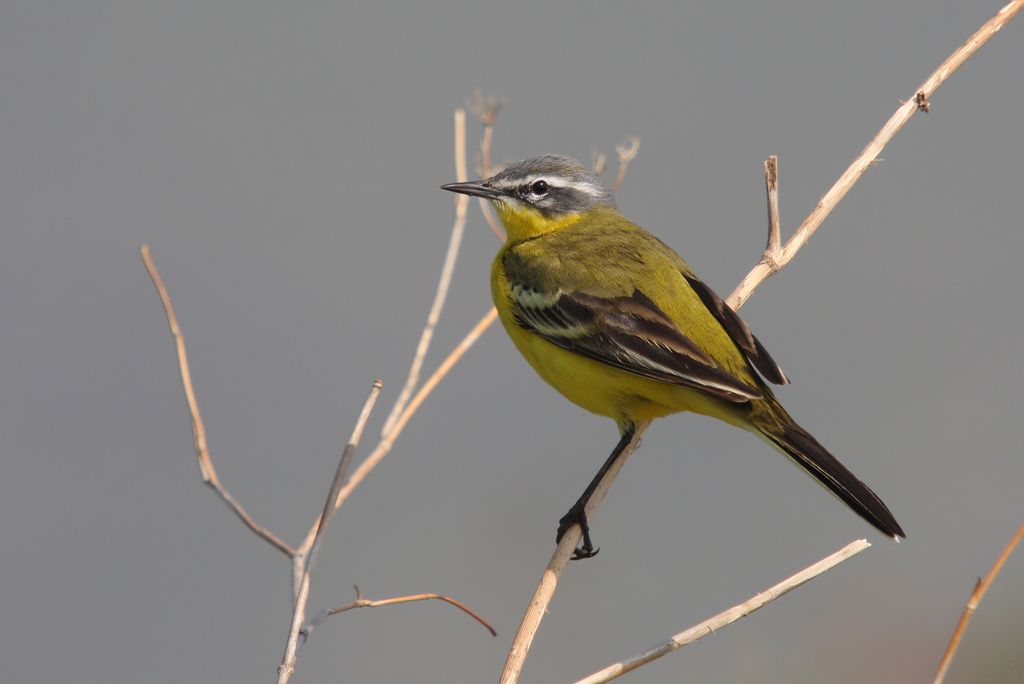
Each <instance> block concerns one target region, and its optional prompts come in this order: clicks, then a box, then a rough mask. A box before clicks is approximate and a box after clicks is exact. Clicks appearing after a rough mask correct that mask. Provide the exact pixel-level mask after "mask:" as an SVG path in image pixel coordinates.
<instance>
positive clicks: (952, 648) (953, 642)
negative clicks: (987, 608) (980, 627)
mask: <svg viewBox="0 0 1024 684" xmlns="http://www.w3.org/2000/svg"><path fill="white" fill-rule="evenodd" d="M1021 537H1024V525H1021V526H1020V527H1019V528H1017V533H1016V534H1014V535H1013V538H1012V539H1010V541H1009V542H1008V543H1007V544H1006V546H1005V547H1003V552H1002V553H1000V554H999V558H997V559H996V562H995V563H994V564H993V565H992V569H991V570H989V571H988V574H987V575H985V577H984V579H979V580H978V583H977V584H976V585H975V586H974V591H973V592H971V598H969V599H968V600H967V605H966V606H964V612H963V613H962V614H961V615H960V621H959V622H958V623H957V625H956V629H954V630H953V636H952V637H950V639H949V646H947V647H946V653H945V654H944V655H943V656H942V662H941V663H939V670H938V672H936V673H935V679H934V680H933V684H942V680H944V679H945V678H946V672H948V671H949V665H950V663H952V662H953V656H954V655H956V649H957V648H958V647H959V646H960V640H961V639H962V638H963V636H964V632H965V631H966V630H967V623H969V622H970V621H971V617H973V616H974V611H975V610H977V609H978V604H979V603H981V600H982V599H983V598H985V592H987V591H988V588H989V586H990V585H991V584H992V581H993V580H995V578H996V575H998V574H999V571H1000V570H1002V569H1003V564H1004V563H1006V559H1007V558H1009V557H1010V554H1011V553H1013V550H1014V548H1016V546H1017V544H1018V542H1020V540H1021Z"/></svg>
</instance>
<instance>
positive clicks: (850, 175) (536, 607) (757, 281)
mask: <svg viewBox="0 0 1024 684" xmlns="http://www.w3.org/2000/svg"><path fill="white" fill-rule="evenodd" d="M1022 5H1024V0H1014V1H1013V2H1011V3H1010V4H1008V5H1007V6H1006V7H1004V8H1003V9H1001V10H1000V11H999V13H998V14H997V15H996V16H995V17H994V18H993V19H991V20H989V21H988V22H986V23H985V24H984V25H983V26H982V27H981V28H980V29H979V30H978V31H977V32H975V33H974V35H972V36H971V37H970V38H969V39H968V40H967V42H966V43H964V44H963V45H961V46H960V47H959V48H957V50H955V51H954V52H953V54H952V55H951V56H950V57H949V58H947V59H946V61H945V62H943V64H942V66H940V67H939V69H938V70H937V71H936V72H935V73H934V74H932V76H931V77H929V78H928V80H926V81H925V83H924V84H923V85H922V86H921V87H920V88H918V89H917V92H920V93H924V95H925V99H927V97H929V96H930V95H931V94H932V93H934V92H935V91H936V90H937V89H938V87H939V86H940V85H941V84H942V83H943V82H944V81H945V80H946V79H947V78H949V76H950V75H951V74H952V73H953V72H954V71H955V70H956V69H957V68H958V67H959V66H960V65H961V64H963V62H964V61H966V60H967V59H968V58H969V57H970V56H971V55H973V54H974V53H975V52H977V50H978V48H980V47H981V46H982V45H983V44H984V43H985V42H986V41H987V40H988V39H989V38H991V37H992V36H993V35H994V34H995V33H996V32H998V31H999V29H1001V28H1002V27H1003V26H1004V25H1005V24H1006V23H1007V22H1009V21H1010V20H1011V19H1012V18H1013V17H1014V16H1015V15H1016V14H1017V12H1019V11H1020V9H1021V6H1022ZM916 109H917V104H916V103H914V102H911V103H910V105H909V106H908V105H907V104H904V105H903V106H901V107H900V108H899V109H898V110H896V113H895V114H893V116H892V117H891V118H890V119H889V121H888V122H887V123H886V124H885V126H883V127H882V130H881V131H879V133H878V135H876V136H875V138H874V139H873V140H872V141H871V142H870V143H869V144H868V146H867V147H866V148H865V149H864V151H863V152H861V154H860V156H859V157H857V159H856V160H855V161H854V162H853V164H851V166H850V168H848V169H847V170H846V172H845V173H844V174H843V175H842V176H841V177H840V179H839V180H838V181H837V182H836V184H835V185H834V186H833V187H832V189H831V190H829V191H828V192H827V193H826V194H825V196H824V197H822V199H821V200H820V201H819V202H818V205H817V207H815V208H814V210H813V211H812V212H811V213H810V215H809V216H808V217H807V218H806V219H804V222H803V224H801V226H800V228H799V229H797V231H796V233H794V235H793V237H792V238H790V240H789V242H787V243H786V246H785V247H784V248H783V249H782V256H781V258H780V259H779V261H778V263H777V266H778V269H782V268H783V267H784V266H785V265H786V264H788V263H789V262H790V261H791V260H792V259H793V257H794V256H796V254H797V252H799V251H800V248H801V247H803V245H804V244H806V242H807V239H808V238H809V237H810V236H811V234H813V232H814V231H815V230H817V228H818V226H820V225H821V223H822V222H823V221H824V220H825V218H826V217H827V216H828V215H829V213H831V211H832V210H833V209H834V208H835V206H836V205H837V204H838V203H839V201H840V200H841V199H842V198H843V197H844V196H845V195H846V193H847V192H848V191H849V189H850V188H851V187H852V186H853V184H854V183H856V182H857V179H858V178H860V176H861V175H862V174H863V173H864V170H865V169H866V168H867V167H868V166H869V165H870V164H871V162H872V160H874V159H875V158H876V157H877V156H878V154H879V152H881V150H882V148H884V147H885V145H886V144H887V143H888V142H889V141H890V140H891V139H892V137H893V136H894V135H895V134H896V132H897V131H899V130H900V128H902V126H903V124H904V123H906V121H907V120H909V118H910V116H911V115H913V113H914V111H916ZM620 171H621V168H620ZM613 187H614V186H613ZM772 272H773V271H772V267H770V266H769V265H768V264H767V263H766V262H765V260H764V259H763V258H762V260H761V261H760V262H759V263H758V264H757V265H756V266H755V267H754V268H753V269H752V270H751V271H750V273H748V274H747V275H746V276H745V277H744V278H743V280H742V281H741V282H740V284H739V285H738V286H737V287H736V289H735V290H734V291H733V293H732V294H731V295H730V296H729V298H728V299H727V300H726V302H727V303H728V304H729V306H731V307H732V308H733V309H734V310H739V308H740V307H741V306H743V304H744V303H745V302H746V301H747V300H748V299H749V298H750V296H751V295H753V293H754V292H755V291H756V290H757V288H758V287H759V286H760V285H761V283H763V282H764V281H765V280H766V279H767V278H768V276H770V275H771V274H772ZM646 427H647V424H643V425H639V426H637V429H636V432H635V434H634V436H633V441H632V442H631V443H630V445H629V447H627V449H635V444H636V443H637V442H638V441H639V439H640V437H641V435H642V434H643V432H644V430H645V429H646ZM621 460H625V459H624V458H623V459H621ZM617 474H618V469H612V470H610V471H609V472H608V473H607V474H606V475H605V477H604V478H603V479H602V481H601V482H600V484H599V486H598V489H599V490H601V491H602V492H604V491H607V490H608V488H610V487H611V484H612V482H613V481H614V479H615V476H616V475H617ZM596 508H597V506H593V507H591V506H588V507H587V517H588V518H589V517H590V516H591V515H592V510H593V509H596ZM580 537H581V534H580V531H579V526H578V525H575V526H573V527H572V528H570V530H569V532H567V533H566V534H565V535H564V536H563V537H562V540H561V542H559V544H558V547H557V548H556V549H555V553H554V554H553V555H552V557H551V560H550V561H549V562H548V565H547V567H546V568H545V570H544V573H543V575H542V576H541V580H540V582H539V583H538V585H537V589H536V590H535V592H534V595H533V599H532V600H531V601H530V605H529V606H528V607H527V609H526V614H525V615H524V616H523V621H522V623H521V624H520V627H519V631H518V632H517V633H516V638H515V640H514V641H513V643H512V646H511V648H510V650H509V654H508V657H507V659H506V661H505V668H504V670H503V671H502V674H501V682H502V684H513V683H514V682H517V681H518V680H519V674H520V672H521V671H522V667H523V664H524V662H525V660H526V656H527V653H528V651H529V648H530V644H531V643H532V642H533V638H534V636H535V635H536V632H537V629H538V628H539V627H540V622H541V620H542V619H543V616H544V614H545V613H546V612H547V608H548V605H549V604H550V602H551V599H552V597H553V596H554V592H555V589H556V588H557V584H558V579H559V577H560V576H561V574H562V572H563V571H564V570H565V563H566V560H565V559H568V557H569V556H570V555H571V554H572V551H573V550H574V549H575V547H576V544H577V543H578V542H579V540H580Z"/></svg>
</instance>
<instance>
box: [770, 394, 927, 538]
mask: <svg viewBox="0 0 1024 684" xmlns="http://www.w3.org/2000/svg"><path fill="white" fill-rule="evenodd" d="M783 415H785V414H784V412H783ZM785 417H786V420H785V421H784V422H783V424H782V425H781V433H776V432H775V431H774V430H773V431H772V432H773V433H775V434H770V433H767V432H766V433H765V437H766V438H767V439H768V440H769V441H771V442H772V443H773V444H774V445H775V446H777V447H778V448H779V449H781V450H782V451H783V453H785V454H786V455H787V456H789V457H790V458H791V459H793V461H794V462H795V463H796V464H797V465H798V466H800V467H801V468H803V469H804V470H805V471H807V472H808V473H809V474H810V475H811V476H812V477H814V479H816V480H817V481H818V482H820V483H821V484H822V485H824V486H825V488H826V489H828V490H829V491H830V492H832V493H833V494H835V495H836V496H837V497H839V499H841V500H842V501H843V502H844V503H845V504H846V505H847V506H849V507H850V508H852V509H853V511H854V512H855V513H857V515H859V516H860V517H862V518H864V519H865V520H866V521H868V522H869V523H871V524H872V525H874V526H875V527H876V528H878V530H879V531H880V532H882V533H883V534H885V535H887V536H889V537H892V538H894V539H897V540H898V539H899V538H900V537H906V536H907V535H906V534H905V533H904V532H903V528H902V527H900V524H899V523H898V522H896V518H894V517H893V515H892V513H891V512H889V508H888V507H887V506H886V505H885V504H884V503H883V502H882V500H881V499H879V498H878V495H877V494H875V493H874V492H873V491H871V488H870V487H868V486H867V485H866V484H864V483H863V482H861V481H860V480H858V479H857V477H856V476H855V475H854V474H853V473H851V472H850V471H849V470H848V469H847V468H846V466H844V465H843V464H842V463H840V462H839V461H838V460H837V459H836V457H835V456H833V455H832V454H830V453H829V452H828V450H827V449H825V447H823V446H821V444H819V443H818V440H816V439H814V437H812V436H811V435H810V433H808V432H807V431H806V430H804V429H803V428H802V427H800V426H799V425H797V424H796V423H795V422H793V419H792V418H789V416H788V415H787V416H785Z"/></svg>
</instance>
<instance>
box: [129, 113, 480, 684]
mask: <svg viewBox="0 0 1024 684" xmlns="http://www.w3.org/2000/svg"><path fill="white" fill-rule="evenodd" d="M494 113H495V114H496V113H497V112H496V110H495V112H494ZM486 149H488V150H489V144H488V147H487V148H486ZM465 159H466V154H465V112H464V111H463V110H461V109H458V110H456V112H455V165H456V174H457V175H458V178H459V180H465V179H466V162H465ZM468 199H469V198H468V197H463V196H459V197H458V198H457V199H456V217H455V221H454V223H453V226H452V235H451V238H450V240H449V246H448V251H447V254H446V257H445V263H444V267H443V269H442V274H441V278H440V282H439V283H438V287H437V292H436V294H435V297H434V302H433V304H432V306H431V308H430V311H429V313H428V316H427V323H426V326H425V327H424V330H423V333H422V334H421V337H420V343H419V345H418V346H417V350H416V354H415V356H414V357H413V361H412V364H411V365H410V369H409V374H408V377H407V379H406V384H405V388H404V389H403V392H402V393H401V394H400V395H399V398H398V399H397V400H396V402H395V406H394V407H393V408H392V412H391V416H389V419H388V422H387V423H386V424H385V427H384V430H383V431H382V437H381V440H380V442H379V443H378V444H377V447H376V448H375V449H374V451H373V453H372V454H371V455H370V457H368V458H367V459H366V460H365V461H364V462H363V463H362V464H360V466H359V468H358V469H357V470H356V472H355V473H354V474H353V476H352V477H351V478H348V479H346V474H347V472H348V467H349V464H350V462H351V459H352V455H353V453H354V451H355V447H356V444H357V443H358V441H359V439H360V437H361V435H362V432H363V429H364V427H365V424H366V421H367V419H368V418H369V414H370V411H371V410H372V408H373V405H374V403H375V402H376V399H377V396H378V394H379V392H380V381H379V380H378V381H377V382H375V383H374V386H373V389H372V390H371V392H370V396H369V397H368V398H367V401H366V404H365V405H364V407H363V410H362V412H361V413H360V416H359V418H358V420H357V422H356V428H355V430H354V431H353V435H352V439H350V440H349V443H348V445H347V446H346V448H345V450H344V452H343V454H342V457H341V460H340V462H339V464H338V468H337V471H336V473H335V477H334V480H333V481H332V484H331V490H330V493H329V494H328V497H327V500H326V501H325V504H324V509H323V512H322V513H321V514H320V515H319V516H318V517H317V519H316V520H315V521H314V522H313V524H312V525H311V526H310V528H309V531H308V533H307V535H306V538H305V540H304V541H303V543H302V545H301V546H299V547H298V548H292V547H291V546H289V545H288V544H287V543H285V542H284V541H282V540H281V539H280V538H279V537H278V536H277V535H275V534H274V533H273V532H271V531H270V530H269V529H267V528H265V527H263V526H262V525H259V524H257V523H256V522H255V520H253V518H252V516H250V515H249V513H248V512H247V511H246V510H245V508H244V507H243V506H242V505H241V504H240V503H239V502H238V501H237V500H236V499H235V498H234V497H233V496H232V495H231V494H230V492H228V491H227V489H226V488H224V486H223V485H222V484H221V482H220V479H219V478H218V476H217V471H216V470H215V469H214V467H213V461H212V459H211V457H210V454H209V450H208V448H207V443H206V428H205V426H204V424H203V420H202V416H201V414H200V412H199V406H198V403H197V401H196V397H195V391H194V389H193V384H192V377H191V372H190V370H189V365H188V357H187V355H186V352H185V338H184V336H183V335H182V333H181V330H180V328H179V326H178V321H177V317H176V316H175V313H174V307H173V306H172V304H171V299H170V296H169V294H168V292H167V289H166V287H165V286H164V283H163V280H162V279H161V277H160V274H159V272H158V271H157V269H156V266H155V265H154V263H153V260H152V257H151V255H150V250H149V247H148V246H146V245H143V247H142V249H141V253H142V260H143V263H144V264H145V266H146V270H147V271H148V272H149V275H150V278H152V280H153V284H154V285H155V286H156V290H157V293H158V294H159V296H160V301H161V302H162V304H163V307H164V313H165V314H166V316H167V322H168V325H169V327H170V330H171V334H172V336H173V337H174V341H175V346H176V348H177V352H178V367H179V372H180V375H181V382H182V386H183V388H184V391H185V397H186V400H187V402H188V406H189V412H190V415H191V418H192V432H193V439H194V443H195V452H196V458H197V460H198V462H199V468H200V472H201V475H202V479H203V482H204V483H205V484H207V485H208V486H209V487H210V488H211V489H213V490H214V491H215V492H216V493H217V494H218V495H219V496H220V497H221V499H222V500H223V501H224V502H225V503H226V504H228V506H229V507H230V508H231V509H232V510H233V511H234V512H235V514H236V515H237V516H238V517H239V518H240V519H241V520H242V521H243V522H244V523H245V524H246V526H247V527H249V529H250V530H252V532H253V533H255V534H256V535H257V536H259V537H260V538H261V539H264V540H265V541H267V542H268V543H269V544H271V545H272V546H273V547H274V548H276V549H278V550H279V551H281V552H282V553H284V554H286V555H288V556H289V557H290V558H291V560H292V592H293V598H294V601H295V610H294V612H293V617H292V625H291V629H290V631H289V637H288V642H287V645H286V647H285V654H284V657H283V658H282V663H281V665H280V666H279V668H278V681H279V682H287V681H288V679H289V678H290V677H291V675H292V673H293V672H294V669H295V661H296V658H297V653H298V647H299V645H300V644H301V643H302V641H303V635H308V633H309V632H308V630H306V629H305V627H304V623H305V614H306V605H307V602H308V599H309V587H310V578H311V573H312V567H313V563H314V561H315V560H316V555H317V552H318V550H319V547H320V543H321V540H322V539H323V536H324V534H325V533H326V530H327V527H328V525H329V523H330V519H331V516H332V515H333V513H334V511H335V510H337V508H338V507H339V506H341V504H342V502H343V501H344V500H345V499H346V498H347V497H348V495H349V494H350V493H351V492H352V491H353V490H354V489H355V487H356V486H358V485H359V483H361V482H362V481H363V480H364V479H365V478H366V476H367V475H368V474H369V472H370V471H371V470H372V469H373V468H374V467H375V466H376V465H377V463H379V462H380V460H381V459H382V458H383V457H384V456H385V455H387V453H388V452H389V451H390V450H391V447H392V446H393V445H394V443H395V440H397V439H398V436H399V435H400V434H401V432H402V430H403V429H404V427H405V425H406V424H407V423H408V421H409V420H410V419H411V418H412V416H413V414H415V413H416V411H417V410H418V409H419V407H420V406H421V405H422V403H423V401H424V400H425V399H426V398H427V396H429V394H430V393H431V392H432V391H433V389H434V388H435V387H437V385H438V384H439V383H440V382H441V380H442V379H443V378H444V377H445V376H446V375H447V373H448V372H449V371H450V370H451V369H452V367H453V366H454V365H455V364H456V363H457V362H458V361H459V359H461V358H462V356H463V355H464V354H465V353H466V351H468V350H469V348H470V347H471V346H472V345H473V344H474V343H475V342H476V340H477V339H479V337H480V335H482V334H483V332H484V330H486V329H487V327H488V326H490V324H491V323H493V322H494V319H495V313H496V312H495V311H494V310H493V309H492V310H491V311H490V312H489V313H488V314H486V315H485V316H484V317H483V318H482V319H481V320H480V322H478V323H477V325H476V326H474V327H473V329H472V330H470V332H469V333H468V334H467V335H466V336H465V338H463V340H462V342H460V343H459V344H458V345H457V346H456V347H455V349H453V350H452V352H451V353H450V354H449V355H448V357H447V358H446V359H445V360H444V361H443V362H442V363H441V365H440V366H439V367H438V368H437V370H435V371H434V373H433V374H431V376H430V378H429V379H428V380H427V381H426V382H425V383H424V384H423V385H422V386H421V387H420V388H419V391H417V392H416V393H415V395H413V391H414V390H415V389H416V384H417V381H418V379H419V374H420V370H421V368H422V364H423V359H424V357H425V356H426V353H427V349H428V348H429V345H430V341H431V338H432V336H433V331H434V327H435V326H436V324H437V321H438V319H439V317H440V313H441V310H442V308H443V306H444V301H445V298H446V296H447V293H448V289H449V285H450V282H451V276H452V272H453V270H454V267H455V261H456V257H457V253H458V248H459V244H460V242H461V238H462V233H463V232H464V225H465V218H466V210H467V207H468ZM417 596H420V597H423V598H416V597H403V598H405V599H406V601H412V600H425V599H426V598H434V597H435V595H432V594H422V595H417ZM436 598H438V599H439V600H443V601H447V602H449V603H451V604H452V605H456V606H458V607H460V608H461V609H463V610H464V611H465V612H466V613H467V614H469V615H471V616H472V617H473V618H474V619H476V620H479V621H480V622H481V623H483V624H484V625H485V626H487V627H488V629H490V626H489V625H486V623H485V622H484V621H483V620H482V619H481V618H480V617H479V616H478V615H477V614H476V613H474V612H473V611H471V610H469V609H468V608H466V607H465V606H464V605H463V604H461V603H459V602H458V601H456V600H455V599H451V598H449V597H443V596H439V595H436ZM397 602H402V601H400V599H386V600H385V601H384V602H378V603H377V605H386V604H388V603H397Z"/></svg>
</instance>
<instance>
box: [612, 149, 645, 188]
mask: <svg viewBox="0 0 1024 684" xmlns="http://www.w3.org/2000/svg"><path fill="white" fill-rule="evenodd" d="M639 151H640V138H636V137H631V138H630V139H629V145H628V146H627V145H616V146H615V152H616V153H617V154H618V155H619V172H618V173H617V174H616V175H615V180H614V181H612V185H611V191H612V192H615V191H616V190H618V189H619V186H620V185H622V181H623V180H624V179H625V178H626V171H627V170H628V169H629V163H630V162H631V161H633V160H634V159H636V153H637V152H639Z"/></svg>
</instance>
